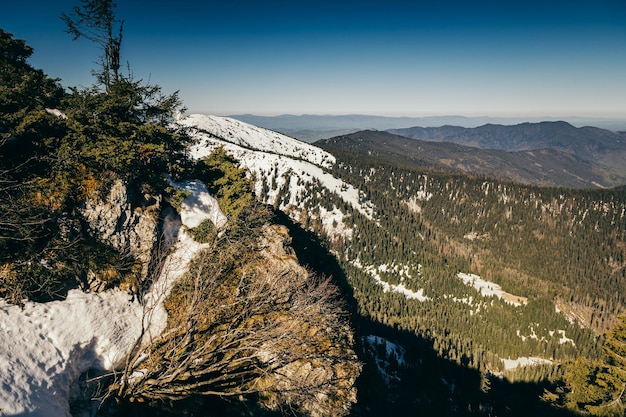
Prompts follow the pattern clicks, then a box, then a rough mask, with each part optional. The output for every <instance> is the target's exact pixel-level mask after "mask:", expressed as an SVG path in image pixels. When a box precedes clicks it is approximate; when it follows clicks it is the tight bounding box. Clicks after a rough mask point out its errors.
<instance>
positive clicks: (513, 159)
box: [315, 127, 626, 188]
mask: <svg viewBox="0 0 626 417" xmlns="http://www.w3.org/2000/svg"><path fill="white" fill-rule="evenodd" d="M441 130H445V131H446V132H448V134H449V135H450V136H452V135H454V134H459V135H460V134H461V133H460V132H462V131H465V129H464V128H455V127H450V128H445V129H444V128H442V129H441ZM454 132H456V133H454ZM431 138H432V141H426V140H419V139H408V138H405V137H403V136H397V135H393V134H391V133H388V132H379V131H363V132H357V133H353V134H350V135H344V136H338V137H334V138H330V139H324V140H321V141H318V142H316V143H315V144H317V145H319V146H322V147H333V148H337V149H342V150H346V151H348V152H350V153H353V154H355V155H362V156H372V157H376V158H381V159H383V160H386V161H389V162H393V163H398V164H401V165H405V166H413V167H422V168H429V169H433V170H439V171H448V172H458V173H464V174H468V175H479V176H486V177H490V178H497V179H501V180H509V181H514V182H518V183H523V184H534V185H542V186H559V187H571V188H606V187H612V186H616V185H621V184H624V183H625V182H626V177H625V176H618V175H615V174H613V173H612V172H611V171H610V170H609V169H607V168H605V167H603V166H601V165H599V164H596V163H593V162H589V161H588V160H584V159H582V158H580V157H578V156H576V155H574V154H572V153H568V152H564V151H561V150H558V149H554V148H544V149H535V150H523V151H504V150H500V149H481V148H476V147H471V146H465V145H459V144H457V143H453V142H443V141H436V139H437V138H436V137H434V136H432V137H431Z"/></svg>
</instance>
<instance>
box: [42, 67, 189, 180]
mask: <svg viewBox="0 0 626 417" xmlns="http://www.w3.org/2000/svg"><path fill="white" fill-rule="evenodd" d="M65 104H66V109H67V110H66V111H67V117H68V119H67V125H68V135H67V136H66V137H64V138H63V139H62V140H61V141H58V142H52V143H49V146H50V148H51V149H55V151H54V152H55V154H56V157H57V160H58V161H59V162H58V167H59V168H60V169H64V170H68V169H69V170H75V169H76V166H77V164H82V165H84V166H86V167H87V168H88V170H89V171H90V172H93V173H99V172H104V171H107V170H108V171H113V172H115V173H117V174H118V175H119V176H121V177H123V178H126V179H128V180H129V181H130V182H131V183H132V182H139V183H141V182H147V183H150V184H152V185H158V184H160V176H161V175H162V174H163V173H165V172H169V173H172V174H173V175H176V174H177V173H179V172H180V171H181V170H182V167H183V166H184V165H185V163H186V156H185V152H184V150H185V145H186V143H187V140H188V137H187V136H186V135H185V134H184V133H183V132H176V131H172V129H171V128H170V127H169V126H168V124H169V122H171V121H172V118H173V115H174V113H175V111H176V110H177V109H178V108H179V107H180V102H179V100H178V97H177V95H176V94H173V95H171V96H163V95H162V93H161V90H160V88H159V87H158V86H146V85H142V84H141V82H135V81H130V80H126V79H121V80H120V81H117V82H115V83H113V84H112V85H111V86H110V88H109V90H108V91H107V92H101V91H98V90H97V89H88V90H83V91H79V90H77V89H73V90H72V94H71V95H70V96H69V97H68V99H67V100H66V102H65Z"/></svg>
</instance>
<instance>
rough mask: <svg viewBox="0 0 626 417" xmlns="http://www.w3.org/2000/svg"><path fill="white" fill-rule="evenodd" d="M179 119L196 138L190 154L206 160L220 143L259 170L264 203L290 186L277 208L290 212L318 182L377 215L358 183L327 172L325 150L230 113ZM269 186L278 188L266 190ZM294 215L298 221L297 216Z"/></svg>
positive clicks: (246, 165) (331, 161) (328, 163)
mask: <svg viewBox="0 0 626 417" xmlns="http://www.w3.org/2000/svg"><path fill="white" fill-rule="evenodd" d="M179 123H180V124H181V125H183V126H186V127H188V128H190V130H191V134H192V136H194V139H196V143H195V144H194V145H193V146H191V147H190V149H189V154H190V156H191V158H193V159H202V158H205V157H207V156H209V155H210V154H211V152H213V151H214V150H215V149H216V148H217V147H219V146H222V147H224V149H225V150H226V151H227V152H228V153H229V154H231V155H232V156H233V157H235V158H236V159H237V160H239V161H240V164H241V166H242V167H243V168H245V169H247V170H249V171H250V172H251V173H252V174H254V176H255V178H256V185H255V187H256V189H255V192H256V194H257V196H264V197H263V202H264V203H268V204H275V203H276V200H277V198H278V195H279V192H280V190H281V189H283V188H284V187H287V189H288V198H287V199H286V201H282V202H280V204H279V205H278V208H279V209H281V210H283V211H289V210H288V208H289V207H292V208H298V207H301V205H302V202H303V201H304V200H305V199H307V198H311V195H310V194H311V193H310V191H309V190H307V187H306V186H307V185H311V184H313V183H318V184H319V185H321V187H323V188H325V189H326V191H327V192H329V193H333V194H336V195H337V196H339V197H340V198H341V199H342V200H343V201H345V202H346V203H348V204H350V205H351V206H352V207H354V208H355V209H356V210H358V211H359V212H360V213H361V214H363V215H364V216H366V217H368V218H370V219H371V218H373V214H374V207H373V206H372V205H371V202H368V201H363V199H362V197H361V194H360V192H359V190H358V189H357V188H356V187H354V186H352V185H350V184H346V183H345V182H344V181H342V180H340V179H338V178H335V177H334V176H333V175H332V174H331V173H330V172H328V169H329V168H331V167H332V166H333V165H334V164H335V162H336V159H335V157H334V156H333V155H332V154H330V153H328V152H326V151H324V150H322V149H320V148H317V147H315V146H313V145H310V144H308V143H304V142H300V141H299V140H297V139H293V138H290V137H288V136H285V135H281V134H279V133H276V132H272V131H270V130H267V129H263V128H260V127H256V126H252V125H249V124H247V123H243V122H240V121H238V120H234V119H229V118H226V117H218V116H206V115H191V116H188V117H186V118H184V119H182V120H181V121H179ZM264 184H265V185H268V184H273V186H272V187H268V189H267V190H265V191H263V188H264ZM290 215H291V213H290ZM336 217H337V216H336ZM294 219H295V220H296V221H297V220H298V219H297V215H294ZM332 232H333V234H335V235H336V234H344V236H345V237H346V238H348V239H349V238H350V236H351V229H350V228H349V227H340V228H339V229H337V228H333V230H332Z"/></svg>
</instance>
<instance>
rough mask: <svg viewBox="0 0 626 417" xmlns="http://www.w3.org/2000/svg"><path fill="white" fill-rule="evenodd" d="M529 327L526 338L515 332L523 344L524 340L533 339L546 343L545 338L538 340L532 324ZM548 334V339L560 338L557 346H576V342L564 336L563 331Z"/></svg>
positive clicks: (518, 331)
mask: <svg viewBox="0 0 626 417" xmlns="http://www.w3.org/2000/svg"><path fill="white" fill-rule="evenodd" d="M529 327H530V335H528V336H524V335H523V334H522V332H521V331H520V330H517V332H516V334H517V336H518V337H519V338H521V339H522V342H525V341H526V339H535V340H540V341H546V338H545V336H541V338H539V336H538V335H537V333H536V331H535V328H534V327H533V325H532V324H531V325H530V326H529ZM544 330H545V329H544ZM548 334H549V335H550V337H554V336H555V335H556V336H559V335H560V336H561V337H560V338H559V344H560V345H563V344H565V343H571V344H572V345H573V346H576V342H574V340H573V339H570V338H569V337H567V336H565V330H549V331H548Z"/></svg>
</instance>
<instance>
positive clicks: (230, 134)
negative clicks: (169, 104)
mask: <svg viewBox="0 0 626 417" xmlns="http://www.w3.org/2000/svg"><path fill="white" fill-rule="evenodd" d="M178 123H179V124H181V125H182V126H187V127H193V128H195V129H198V130H199V132H200V133H201V132H205V133H208V134H210V135H212V136H214V137H215V138H216V139H221V140H223V141H225V142H228V143H232V144H233V145H237V146H240V147H242V148H247V149H250V150H255V151H262V152H266V153H272V154H276V155H283V156H288V157H290V158H294V159H302V160H304V161H307V162H310V163H312V164H314V165H318V166H321V167H324V168H331V167H332V166H333V165H334V164H335V162H336V160H335V157H334V156H333V155H332V154H330V153H328V152H326V151H324V150H322V149H320V148H318V147H316V146H313V145H311V144H309V143H306V142H302V141H299V140H298V139H294V138H291V137H289V136H285V135H283V134H280V133H277V132H273V131H271V130H268V129H264V128H262V127H258V126H254V125H250V124H248V123H244V122H241V121H239V120H235V119H231V118H229V117H219V116H209V115H202V114H192V115H189V116H187V117H185V118H184V119H181V120H179V121H178Z"/></svg>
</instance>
